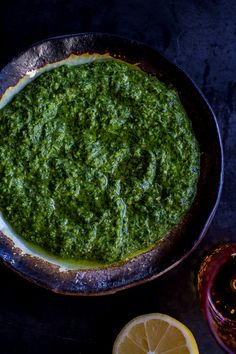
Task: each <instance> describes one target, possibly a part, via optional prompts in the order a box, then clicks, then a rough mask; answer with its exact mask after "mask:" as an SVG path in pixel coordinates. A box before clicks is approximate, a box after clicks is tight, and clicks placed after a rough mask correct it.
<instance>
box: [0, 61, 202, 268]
mask: <svg viewBox="0 0 236 354" xmlns="http://www.w3.org/2000/svg"><path fill="white" fill-rule="evenodd" d="M199 164H200V156H199V148H198V144H197V141H196V139H195V137H194V134H193V131H192V128H191V122H190V120H189V119H188V117H187V115H186V113H185V111H184V108H183V107H182V105H181V102H180V99H179V97H178V94H177V92H176V91H175V90H174V89H173V88H170V87H167V86H166V85H165V84H163V83H161V82H160V81H159V80H158V79H157V78H156V77H154V76H151V75H148V74H147V73H145V72H143V71H141V70H139V69H137V68H136V67H134V66H131V65H127V64H126V63H124V62H121V61H116V60H106V61H95V62H93V63H88V64H83V65H78V66H75V67H69V66H66V65H64V66H61V67H58V68H56V69H53V70H51V71H49V72H45V73H43V74H42V75H41V76H39V77H38V78H37V79H35V80H34V81H33V82H31V83H30V84H28V85H27V86H26V87H25V88H24V89H23V90H22V91H21V92H20V93H18V94H17V95H16V96H15V97H14V98H13V100H12V101H11V102H10V103H8V104H7V105H6V106H5V107H3V108H2V109H1V110H0V180H1V182H0V183H1V187H0V190H1V193H0V209H1V211H2V213H3V215H4V217H5V219H6V220H7V222H8V223H9V224H10V225H11V227H12V228H13V230H14V231H15V232H16V233H17V234H19V235H21V236H22V237H23V238H25V239H26V240H28V241H30V242H32V243H33V244H35V245H37V246H40V247H42V248H43V249H45V250H47V251H49V252H50V253H52V254H55V255H58V256H59V257H61V258H67V259H75V260H90V261H94V260H95V261H98V262H101V263H112V262H117V261H121V260H124V259H126V258H129V257H131V256H132V255H134V254H137V253H140V252H142V251H144V250H147V249H149V248H151V247H152V246H154V245H155V244H156V242H157V241H158V240H161V239H162V238H163V237H164V236H165V235H166V234H167V233H168V232H169V231H170V229H171V228H172V227H173V226H174V225H176V224H178V223H179V222H180V220H181V218H182V217H183V215H184V214H185V213H186V211H187V210H188V209H189V207H190V206H191V203H192V202H193V199H194V196H195V194H196V187H197V181H198V176H199V169H200V167H199Z"/></svg>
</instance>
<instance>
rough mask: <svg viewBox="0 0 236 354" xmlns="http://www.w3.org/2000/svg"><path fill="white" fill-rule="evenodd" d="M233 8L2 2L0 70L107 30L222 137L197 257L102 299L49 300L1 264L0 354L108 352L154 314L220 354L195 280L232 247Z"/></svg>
mask: <svg viewBox="0 0 236 354" xmlns="http://www.w3.org/2000/svg"><path fill="white" fill-rule="evenodd" d="M235 13H236V3H235V2H234V0H230V1H222V0H215V1H213V0H212V1H210V0H204V1H200V0H199V1H197V0H196V1H194V0H182V1H181V0H179V1H175V0H173V1H170V0H162V1H158V0H149V1H148V0H147V1H143V0H142V1H141V0H137V1H134V0H133V1H131V0H130V1H129V0H127V1H121V0H120V1H119V0H109V1H102V0H97V1H95V0H94V1H89V0H87V1H75V0H74V1H68V0H63V1H59V0H54V1H53V0H51V1H45V0H44V1H43V0H38V1H36V0H34V1H29V0H28V1H23V0H20V1H8V2H6V1H5V2H4V3H2V4H1V10H0V39H1V40H0V43H1V50H0V65H4V64H6V63H7V62H8V61H9V60H10V59H11V58H12V56H14V55H16V54H18V53H19V51H21V50H23V49H25V48H26V47H27V46H28V45H30V44H32V43H33V42H36V41H38V40H41V39H44V38H46V37H50V36H55V35H60V34H67V33H75V32H84V31H99V32H110V33H115V34H119V35H122V36H126V37H129V38H133V39H137V40H141V41H144V42H146V43H147V44H149V45H151V46H153V47H154V48H157V49H158V50H160V51H161V52H163V53H164V54H165V55H166V56H167V57H169V58H170V59H171V60H172V61H173V62H176V63H177V64H178V65H180V66H181V67H182V68H183V69H184V70H185V71H186V72H187V73H188V74H189V75H190V76H191V77H192V78H193V79H194V80H195V82H196V83H197V84H198V85H199V87H200V88H201V89H202V91H203V92H204V93H205V95H206V97H207V98H208V100H209V102H210V103H211V105H212V107H213V109H214V111H215V113H216V116H217V118H218V122H219V124H220V129H221V133H222V138H223V145H224V151H225V185H224V189H223V195H222V198H221V203H220V206H219V209H218V211H217V214H216V217H215V219H214V221H213V224H212V226H211V228H210V230H209V232H208V234H207V236H206V237H205V239H204V241H203V242H202V243H201V244H200V246H199V247H198V248H197V250H196V251H195V252H194V253H193V254H192V255H191V256H190V257H189V258H188V260H187V261H185V262H184V263H183V264H181V265H180V266H178V267H177V268H175V269H174V270H173V271H171V272H169V273H168V274H166V275H165V276H163V277H162V278H161V279H157V280H155V281H153V282H151V283H149V284H146V285H142V286H139V287H137V288H134V289H130V290H126V291H124V292H121V293H117V294H115V295H112V296H107V297H103V298H68V297H63V296H57V295H54V294H52V293H50V292H48V291H46V290H43V289H40V288H37V287H34V286H33V285H31V284H29V283H28V282H26V281H24V280H22V279H21V278H19V277H18V276H17V275H15V274H13V273H12V272H11V271H10V270H8V269H6V268H5V267H4V266H3V265H1V266H0V275H1V292H0V353H1V354H13V353H25V354H28V353H29V354H33V353H45V354H46V353H52V352H57V353H74V352H76V353H83V354H84V353H93V352H101V353H104V354H106V353H111V348H112V344H113V341H114V339H115V337H116V335H117V334H118V332H119V330H120V329H121V328H122V327H123V325H124V324H125V323H126V322H127V321H128V320H130V319H132V318H133V317H134V316H137V315H140V314H143V313H148V312H156V311H158V312H163V313H167V314H169V315H172V316H174V317H176V318H177V319H179V320H180V321H183V322H184V323H185V324H186V325H187V326H189V327H190V329H191V330H192V332H193V333H194V335H195V337H196V339H197V341H198V344H199V347H200V352H201V353H206V354H213V353H214V354H218V353H219V354H220V353H222V351H221V349H219V347H218V346H217V345H216V343H215V341H214V340H213V339H212V337H211V334H210V333H209V330H208V328H207V326H206V324H205V322H204V319H203V316H202V314H201V311H200V308H199V302H198V297H197V293H196V287H195V283H196V272H197V269H198V267H199V263H200V261H201V259H202V257H203V255H204V253H205V252H206V251H207V250H208V249H209V248H210V247H211V246H212V245H213V244H216V243H219V242H221V241H222V240H231V241H236V234H235V230H236V218H235V212H236V198H235V195H236V172H235V170H236V154H235V152H236V139H235V134H236V119H235V118H236V80H235V79H236V69H235V68H236V56H235V53H236V20H235Z"/></svg>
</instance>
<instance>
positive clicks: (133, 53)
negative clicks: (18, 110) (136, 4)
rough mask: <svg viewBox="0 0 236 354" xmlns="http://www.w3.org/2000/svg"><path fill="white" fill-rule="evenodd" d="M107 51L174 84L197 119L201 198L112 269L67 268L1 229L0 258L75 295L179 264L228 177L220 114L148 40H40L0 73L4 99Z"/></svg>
mask: <svg viewBox="0 0 236 354" xmlns="http://www.w3.org/2000/svg"><path fill="white" fill-rule="evenodd" d="M94 53H98V54H106V53H109V55H111V56H112V57H115V58H119V59H122V60H124V61H126V62H129V63H133V64H134V63H135V64H138V65H139V66H140V67H141V68H142V69H143V70H145V71H146V72H148V73H151V74H153V75H156V76H157V77H158V78H159V79H160V80H161V81H163V82H165V83H167V84H171V85H173V86H174V87H175V88H176V89H177V91H178V93H179V96H180V99H181V101H182V104H183V106H184V108H185V110H186V112H187V114H188V116H189V118H190V119H191V121H192V126H193V130H194V133H195V136H196V138H197V140H198V143H199V146H200V151H201V168H200V177H199V182H198V189H197V195H196V198H195V200H194V202H193V204H192V207H191V208H190V210H189V211H188V213H187V214H186V215H185V216H184V218H183V219H182V221H181V223H180V224H179V225H177V226H176V227H175V228H174V229H173V230H172V231H171V232H170V233H169V234H168V235H167V236H166V237H165V238H164V240H163V241H161V242H159V243H158V244H157V245H156V247H154V248H153V249H152V250H151V251H149V252H146V253H144V254H141V255H139V256H137V257H134V258H133V259H131V260H129V261H128V262H126V263H125V262H124V263H122V264H117V265H113V266H109V267H106V268H90V269H87V268H76V267H74V268H73V267H67V266H63V265H61V264H56V263H55V262H53V261H51V260H49V259H47V258H44V257H43V256H40V255H38V254H35V253H33V254H32V253H30V252H28V251H27V250H26V249H25V248H24V247H21V245H20V244H19V243H18V242H16V240H13V239H10V238H9V237H7V236H6V235H5V234H4V233H3V232H1V233H0V258H1V259H2V260H3V262H4V263H5V264H6V265H7V266H9V267H10V268H11V269H13V270H15V271H16V272H18V273H19V274H20V275H22V276H23V277H25V278H27V279H28V280H30V281H32V282H34V283H36V284H38V285H41V286H43V287H45V288H48V289H50V290H52V291H54V292H58V293H62V294H69V295H105V294H110V293H114V292H116V291H118V290H122V289H125V288H128V287H131V286H134V285H137V284H141V283H144V282H146V281H150V280H152V279H154V278H156V277H159V276H160V275H161V274H163V273H165V272H167V271H168V270H170V269H171V268H173V267H175V266H176V265H177V264H178V263H179V262H180V261H181V260H183V259H184V258H186V257H187V256H188V255H189V254H190V252H191V251H192V250H193V249H194V248H195V247H196V246H197V245H198V244H199V242H200V240H201V239H202V238H203V236H204V234H205V233H206V231H207V229H208V227H209V225H210V223H211V221H212V219H213V216H214V214H215V211H216V208H217V205H218V203H219V198H220V194H221V189H222V183H223V152H222V144H221V138H220V133H219V128H218V125H217V121H216V118H215V116H214V114H213V112H212V110H211V108H210V106H209V104H208V103H207V101H206V99H205V98H204V96H203V95H202V93H201V92H200V91H199V89H198V88H197V87H196V85H195V84H194V83H193V81H192V80H191V79H190V78H189V77H188V76H187V75H186V74H185V73H184V72H183V71H182V70H181V69H180V68H178V67H177V66H176V65H174V64H172V63H170V62H169V61H168V60H167V59H166V58H164V57H163V56H162V55H161V54H160V53H158V52H157V51H156V50H154V49H152V48H150V47H148V46H146V45H145V44H142V43H139V42H136V41H133V40H128V39H124V38H121V37H118V36H113V35H110V34H101V33H82V34H75V35H70V36H65V37H57V38H52V39H48V40H46V41H43V42H40V43H37V44H36V45H34V46H32V47H31V48H29V49H28V50H26V51H24V52H23V53H21V54H20V55H19V56H18V57H16V58H15V59H13V60H12V61H11V62H10V63H9V64H7V65H6V66H5V67H4V68H3V69H2V71H1V72H0V98H1V97H4V93H5V92H6V91H7V90H8V91H9V90H11V89H12V87H14V86H15V85H16V84H17V83H18V82H19V80H20V79H22V78H24V77H25V75H27V73H29V72H30V73H32V72H35V70H38V69H39V68H42V67H45V66H46V65H48V64H50V63H54V62H58V61H61V60H64V59H66V58H68V57H69V56H71V55H72V54H73V55H84V54H94Z"/></svg>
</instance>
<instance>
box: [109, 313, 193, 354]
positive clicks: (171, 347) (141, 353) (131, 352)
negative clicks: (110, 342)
mask: <svg viewBox="0 0 236 354" xmlns="http://www.w3.org/2000/svg"><path fill="white" fill-rule="evenodd" d="M113 354H199V351H198V347H197V343H196V341H195V339H194V337H193V334H192V333H191V332H190V330H189V329H188V328H187V327H186V326H185V325H184V324H183V323H181V322H179V321H177V320H176V319H174V318H172V317H170V316H167V315H163V314H161V313H151V314H148V315H143V316H139V317H136V318H134V319H133V320H132V321H130V322H129V323H128V324H127V325H126V326H125V327H124V328H123V329H122V330H121V332H120V333H119V335H118V336H117V338H116V341H115V343H114V346H113Z"/></svg>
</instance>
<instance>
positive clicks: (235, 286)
mask: <svg viewBox="0 0 236 354" xmlns="http://www.w3.org/2000/svg"><path fill="white" fill-rule="evenodd" d="M198 291H199V297H200V302H201V306H202V309H203V312H204V314H205V318H206V320H207V322H208V325H209V327H210V329H211V332H212V333H213V335H214V337H215V339H216V340H217V342H218V343H219V344H220V346H221V347H222V348H223V349H224V350H225V351H226V352H227V353H230V354H235V353H236V244H228V243H227V244H222V245H219V246H218V247H216V248H214V249H213V250H212V252H210V253H209V254H208V255H207V256H206V257H205V259H204V260H203V262H202V264H201V266H200V270H199V272H198Z"/></svg>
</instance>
